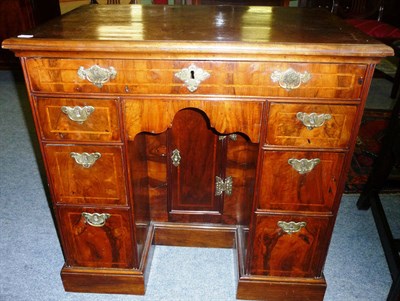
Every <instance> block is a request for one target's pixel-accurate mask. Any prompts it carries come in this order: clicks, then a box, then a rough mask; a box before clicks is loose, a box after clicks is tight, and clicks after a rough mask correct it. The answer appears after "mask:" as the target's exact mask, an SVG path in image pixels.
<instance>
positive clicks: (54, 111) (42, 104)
mask: <svg viewBox="0 0 400 301" xmlns="http://www.w3.org/2000/svg"><path fill="white" fill-rule="evenodd" d="M36 108H37V113H38V116H39V125H40V130H41V135H42V138H43V139H45V140H60V141H69V140H79V141H106V142H117V141H121V133H120V125H119V113H118V110H119V109H118V100H117V99H79V98H50V97H37V98H36Z"/></svg>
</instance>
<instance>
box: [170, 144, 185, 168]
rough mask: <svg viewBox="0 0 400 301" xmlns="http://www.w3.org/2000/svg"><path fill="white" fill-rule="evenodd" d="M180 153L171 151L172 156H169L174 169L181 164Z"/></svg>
mask: <svg viewBox="0 0 400 301" xmlns="http://www.w3.org/2000/svg"><path fill="white" fill-rule="evenodd" d="M181 159H182V157H181V153H180V152H179V150H178V149H177V148H176V149H174V150H173V151H172V155H171V160H172V164H173V165H174V166H175V167H178V166H179V164H181Z"/></svg>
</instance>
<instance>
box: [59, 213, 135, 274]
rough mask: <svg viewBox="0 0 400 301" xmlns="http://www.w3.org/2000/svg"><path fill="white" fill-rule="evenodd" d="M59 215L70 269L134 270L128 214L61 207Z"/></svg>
mask: <svg viewBox="0 0 400 301" xmlns="http://www.w3.org/2000/svg"><path fill="white" fill-rule="evenodd" d="M57 214H58V217H59V226H60V229H61V235H62V241H63V242H64V250H65V255H66V263H67V265H68V266H81V267H97V268H126V269H128V268H133V267H134V263H133V260H134V254H133V253H134V250H133V243H132V229H131V226H130V225H131V222H130V218H129V210H127V209H118V210H115V209H114V210H110V209H107V210H105V209H100V208H96V209H89V208H70V207H58V208H57Z"/></svg>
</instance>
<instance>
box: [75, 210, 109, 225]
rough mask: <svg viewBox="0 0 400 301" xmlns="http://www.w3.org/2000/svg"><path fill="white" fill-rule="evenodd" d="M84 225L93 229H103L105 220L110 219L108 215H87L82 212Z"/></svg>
mask: <svg viewBox="0 0 400 301" xmlns="http://www.w3.org/2000/svg"><path fill="white" fill-rule="evenodd" d="M82 216H83V218H84V219H85V223H86V224H89V225H90V226H93V227H103V226H104V225H105V223H106V220H107V219H108V218H110V217H111V214H109V213H87V212H82Z"/></svg>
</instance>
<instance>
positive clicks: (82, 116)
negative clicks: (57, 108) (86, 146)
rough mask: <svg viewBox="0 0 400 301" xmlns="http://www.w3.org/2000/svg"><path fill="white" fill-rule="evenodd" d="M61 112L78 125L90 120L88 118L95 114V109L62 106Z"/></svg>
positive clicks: (90, 107)
mask: <svg viewBox="0 0 400 301" xmlns="http://www.w3.org/2000/svg"><path fill="white" fill-rule="evenodd" d="M61 111H62V112H63V113H64V114H65V115H67V116H68V118H69V119H71V120H72V121H75V122H76V123H79V124H82V123H83V122H84V121H86V120H87V119H88V117H89V116H90V115H91V114H92V113H93V112H94V107H92V106H84V107H80V106H75V107H68V106H62V107H61Z"/></svg>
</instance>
